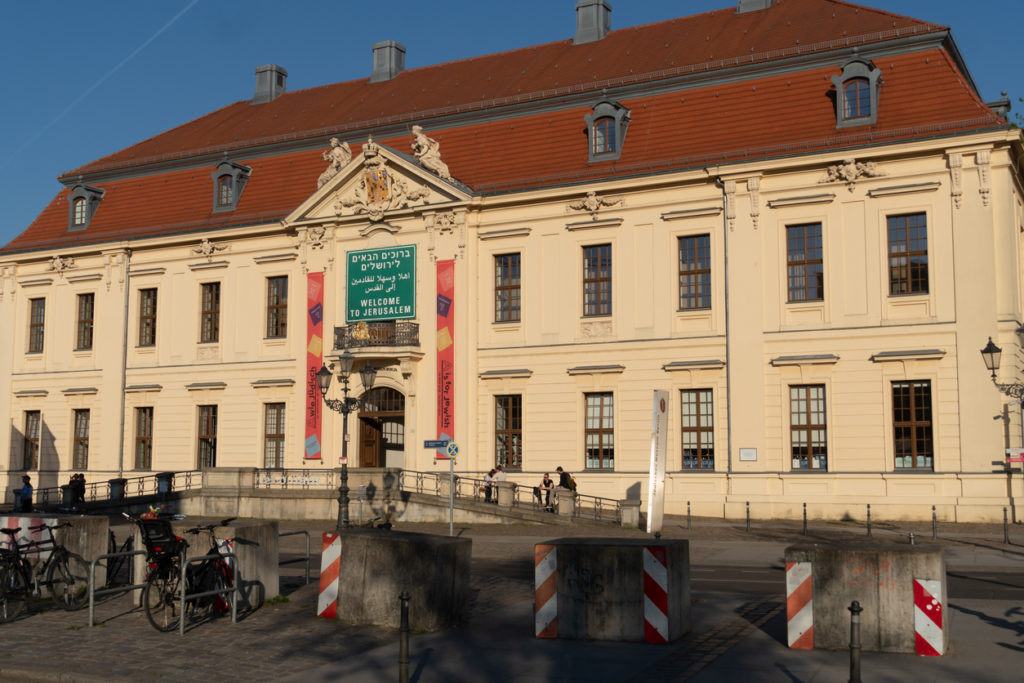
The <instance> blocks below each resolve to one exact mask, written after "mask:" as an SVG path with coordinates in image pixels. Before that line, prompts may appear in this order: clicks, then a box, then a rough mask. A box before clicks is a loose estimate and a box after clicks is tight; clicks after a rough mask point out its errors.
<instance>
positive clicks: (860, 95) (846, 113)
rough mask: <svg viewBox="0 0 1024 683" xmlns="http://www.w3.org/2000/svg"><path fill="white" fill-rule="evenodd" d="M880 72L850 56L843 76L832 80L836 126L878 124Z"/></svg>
mask: <svg viewBox="0 0 1024 683" xmlns="http://www.w3.org/2000/svg"><path fill="white" fill-rule="evenodd" d="M881 83H882V70H881V69H879V68H878V67H876V66H875V65H874V64H872V63H871V62H869V61H866V60H864V59H861V58H859V57H856V56H854V58H853V59H851V60H850V61H848V62H847V63H846V64H844V65H843V73H842V74H840V75H838V76H833V77H832V84H833V85H834V86H835V87H836V127H837V128H846V127H849V126H865V125H869V124H872V123H877V122H878V91H879V88H880V86H881Z"/></svg>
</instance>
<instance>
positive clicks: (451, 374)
mask: <svg viewBox="0 0 1024 683" xmlns="http://www.w3.org/2000/svg"><path fill="white" fill-rule="evenodd" d="M437 438H438V439H440V440H447V441H454V440H455V261H438V262H437ZM437 457H439V458H447V457H448V456H447V454H446V453H445V452H444V449H443V448H442V449H438V456H437Z"/></svg>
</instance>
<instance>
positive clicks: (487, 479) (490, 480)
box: [483, 470, 497, 503]
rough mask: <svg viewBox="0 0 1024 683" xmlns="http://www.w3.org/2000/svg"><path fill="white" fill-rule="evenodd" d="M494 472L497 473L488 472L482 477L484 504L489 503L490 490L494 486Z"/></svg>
mask: <svg viewBox="0 0 1024 683" xmlns="http://www.w3.org/2000/svg"><path fill="white" fill-rule="evenodd" d="M496 472H497V470H491V471H490V472H488V473H487V474H485V475H484V487H483V488H484V502H485V503H490V502H491V489H492V487H493V486H494V474H495V473H496Z"/></svg>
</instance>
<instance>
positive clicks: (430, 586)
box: [318, 528, 472, 631]
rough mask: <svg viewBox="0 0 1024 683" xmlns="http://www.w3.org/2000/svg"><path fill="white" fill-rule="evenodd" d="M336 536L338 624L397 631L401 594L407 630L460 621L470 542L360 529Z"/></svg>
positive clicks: (441, 626)
mask: <svg viewBox="0 0 1024 683" xmlns="http://www.w3.org/2000/svg"><path fill="white" fill-rule="evenodd" d="M338 533H339V537H340V559H339V561H338V606H337V614H338V618H339V619H340V620H342V621H345V622H348V623H350V624H356V625H360V626H383V627H385V628H393V629H397V628H398V627H399V625H400V618H401V610H400V604H399V600H398V596H399V594H400V593H401V592H402V591H403V590H405V591H408V592H409V594H410V600H409V626H410V628H412V629H413V630H418V631H440V630H442V629H446V628H450V627H452V626H455V625H456V624H457V623H459V622H460V621H461V619H462V617H463V611H464V608H465V607H466V605H467V603H468V601H469V561H470V555H471V551H472V541H471V540H470V539H468V538H452V537H450V536H435V535H432V534H417V533H408V532H402V531H385V530H382V529H364V528H353V529H344V530H342V531H340V532H338ZM322 608H323V605H320V606H318V611H320V610H321V609H322Z"/></svg>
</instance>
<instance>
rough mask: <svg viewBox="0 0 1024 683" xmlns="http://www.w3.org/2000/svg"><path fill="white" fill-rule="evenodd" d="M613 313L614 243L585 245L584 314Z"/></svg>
mask: <svg viewBox="0 0 1024 683" xmlns="http://www.w3.org/2000/svg"><path fill="white" fill-rule="evenodd" d="M611 314H612V245H610V244H595V245H593V246H590V247H583V315H611Z"/></svg>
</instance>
